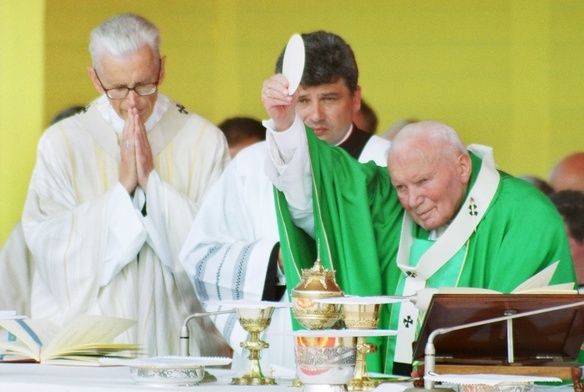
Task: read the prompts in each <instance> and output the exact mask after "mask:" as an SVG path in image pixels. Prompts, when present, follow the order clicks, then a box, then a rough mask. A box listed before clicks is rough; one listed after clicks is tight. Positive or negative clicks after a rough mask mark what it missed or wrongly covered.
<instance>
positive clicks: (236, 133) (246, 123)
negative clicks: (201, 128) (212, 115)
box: [218, 117, 266, 146]
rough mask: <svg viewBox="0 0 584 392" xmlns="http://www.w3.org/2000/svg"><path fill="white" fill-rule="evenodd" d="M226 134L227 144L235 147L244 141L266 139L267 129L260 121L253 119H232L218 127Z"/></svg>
mask: <svg viewBox="0 0 584 392" xmlns="http://www.w3.org/2000/svg"><path fill="white" fill-rule="evenodd" d="M218 127H219V129H221V130H222V131H223V133H224V134H225V138H226V139H227V144H228V145H229V146H233V145H235V144H237V143H240V142H241V141H243V140H246V139H250V138H257V139H259V140H265V139H266V128H264V126H263V125H262V123H261V122H260V121H259V120H256V119H255V118H251V117H232V118H228V119H226V120H224V121H223V122H222V123H221V124H219V125H218Z"/></svg>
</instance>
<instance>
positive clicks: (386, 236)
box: [276, 129, 576, 373]
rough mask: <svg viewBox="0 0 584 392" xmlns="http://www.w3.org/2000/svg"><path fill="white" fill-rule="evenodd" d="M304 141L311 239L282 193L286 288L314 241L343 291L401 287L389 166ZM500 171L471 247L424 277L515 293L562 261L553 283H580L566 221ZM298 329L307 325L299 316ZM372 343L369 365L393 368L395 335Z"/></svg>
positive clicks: (384, 319)
mask: <svg viewBox="0 0 584 392" xmlns="http://www.w3.org/2000/svg"><path fill="white" fill-rule="evenodd" d="M307 139H308V148H309V151H310V158H311V168H312V177H313V207H314V221H315V238H312V237H310V236H308V235H307V234H306V233H305V232H304V231H303V230H301V229H300V228H298V227H297V226H295V225H294V223H293V222H292V219H291V217H290V213H289V210H288V207H287V204H286V199H285V196H284V195H283V194H282V193H281V192H279V191H276V208H277V210H278V211H277V216H278V226H279V230H280V240H281V241H280V243H281V249H282V255H283V258H284V268H285V271H286V285H287V288H288V292H291V291H292V289H294V288H295V287H296V285H297V284H298V282H299V278H300V277H299V275H298V274H297V273H296V271H297V270H298V271H300V269H307V268H310V267H312V265H313V264H314V261H315V260H316V257H317V250H316V243H317V241H318V242H319V243H320V259H321V261H322V263H323V265H324V266H325V268H329V269H335V271H336V280H337V283H338V284H339V286H340V287H341V288H342V290H343V291H344V292H345V294H347V295H360V296H372V295H400V294H401V292H400V287H401V286H402V284H400V281H401V280H402V279H403V277H404V274H403V273H402V272H401V271H400V269H399V268H398V267H397V263H396V255H397V250H398V246H399V239H400V232H401V227H402V220H403V214H404V210H403V208H402V207H401V205H400V203H399V200H398V198H397V194H396V191H395V189H394V188H393V187H392V186H391V182H390V178H389V174H388V171H387V168H385V167H379V166H377V165H375V164H374V163H373V162H369V163H366V164H362V163H359V162H357V161H356V160H355V159H353V158H352V157H351V156H350V155H349V154H347V153H346V152H345V151H344V150H342V149H341V148H337V147H334V146H329V145H328V144H326V143H325V142H323V141H321V140H319V139H318V138H316V136H315V135H314V133H313V132H312V131H310V130H309V129H307ZM471 159H472V167H473V170H472V174H471V181H470V184H469V189H471V188H472V186H473V185H474V182H475V181H476V178H477V175H478V172H479V170H480V167H481V159H480V158H478V157H477V156H476V155H474V154H472V153H471ZM499 174H500V176H501V180H500V182H499V187H498V189H497V191H496V193H495V196H494V198H493V200H492V202H491V204H490V205H489V207H488V209H487V211H486V213H485V215H484V217H483V219H482V220H481V222H480V223H479V225H478V227H477V229H476V231H475V232H474V233H473V234H472V235H471V236H470V238H469V240H468V241H467V243H466V245H465V247H466V248H467V249H461V250H460V251H459V253H458V255H459V257H457V256H455V257H453V258H452V260H451V261H449V262H448V263H446V264H445V265H444V266H443V267H442V268H441V269H440V270H438V272H436V274H434V275H433V276H432V277H431V278H430V279H429V280H428V281H427V287H436V288H438V287H443V286H453V285H455V284H457V285H458V286H460V287H479V288H488V289H492V290H497V291H500V292H503V293H509V292H511V291H512V290H513V289H515V288H516V287H517V286H518V285H519V284H521V283H522V282H523V281H525V280H527V279H528V278H530V277H531V276H533V275H535V274H536V273H537V272H539V271H541V270H543V269H544V268H546V267H547V266H549V265H550V264H552V263H554V262H555V261H558V260H559V265H558V267H557V269H556V272H555V274H554V276H553V278H552V280H551V282H550V284H558V283H566V282H572V283H573V282H575V280H576V278H575V272H574V267H573V264H572V259H571V256H570V250H569V246H568V240H567V237H566V233H565V229H564V224H563V221H562V218H561V216H560V215H559V213H558V212H557V210H556V208H555V207H554V205H553V204H552V203H551V202H550V201H549V199H548V198H547V197H546V196H545V195H544V194H543V193H541V192H540V191H539V190H537V189H536V188H535V187H533V186H532V185H531V184H529V183H528V182H526V181H524V180H521V179H517V178H515V177H512V176H510V175H508V174H506V173H504V172H499ZM461 210H462V209H461ZM459 213H462V212H459ZM412 234H413V236H414V239H419V240H427V239H428V234H429V233H428V231H426V230H424V229H423V228H421V227H420V226H418V225H415V224H414V227H413V233H412ZM461 254H464V258H462V257H460V255H461ZM413 262H414V263H415V260H414V261H413ZM456 281H458V282H456ZM398 313H399V304H394V305H384V306H383V307H382V311H381V315H380V323H379V328H383V329H394V330H397V325H396V323H397V322H399V320H397V318H396V317H395V314H398ZM392 314H393V315H394V316H393V317H391V315H392ZM294 327H295V329H301V327H300V325H299V324H296V325H295V326H294ZM368 341H370V342H374V343H376V344H377V345H378V346H379V349H378V350H377V352H376V353H374V354H368V355H367V365H368V370H369V371H374V372H385V373H392V368H393V350H394V344H395V343H394V338H369V339H368Z"/></svg>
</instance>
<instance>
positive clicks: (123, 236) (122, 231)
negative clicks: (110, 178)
mask: <svg viewBox="0 0 584 392" xmlns="http://www.w3.org/2000/svg"><path fill="white" fill-rule="evenodd" d="M111 200H112V203H111V206H112V207H111V211H110V220H109V221H110V224H109V228H108V235H107V244H106V250H105V260H104V264H103V270H102V274H101V279H100V284H101V286H102V287H103V286H105V285H107V284H108V283H109V282H110V281H111V279H112V278H113V277H114V276H115V275H116V274H117V273H118V272H120V271H121V270H122V268H124V267H125V266H126V265H127V264H128V263H129V262H130V261H132V260H134V259H135V258H136V255H137V254H138V252H139V251H140V249H141V248H142V245H144V241H145V240H146V230H145V229H144V226H143V225H142V222H141V221H140V217H141V216H142V214H141V212H140V210H137V209H136V208H135V207H134V203H133V201H132V199H131V198H130V195H128V192H127V191H126V189H125V188H124V187H123V185H122V184H120V183H118V184H116V186H115V187H114V189H112V197H111Z"/></svg>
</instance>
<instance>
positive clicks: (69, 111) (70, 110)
mask: <svg viewBox="0 0 584 392" xmlns="http://www.w3.org/2000/svg"><path fill="white" fill-rule="evenodd" d="M83 110H85V106H81V105H73V106H69V107H66V108H65V109H63V110H61V111H60V112H59V113H57V114H55V117H53V118H52V119H51V122H50V123H49V125H54V124H56V123H58V122H59V121H61V120H63V119H65V118H68V117H71V116H73V115H75V114H77V113H80V112H82V111H83Z"/></svg>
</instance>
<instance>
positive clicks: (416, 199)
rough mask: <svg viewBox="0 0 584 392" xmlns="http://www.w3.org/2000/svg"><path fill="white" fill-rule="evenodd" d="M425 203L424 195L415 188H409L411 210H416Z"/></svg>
mask: <svg viewBox="0 0 584 392" xmlns="http://www.w3.org/2000/svg"><path fill="white" fill-rule="evenodd" d="M423 201H424V198H423V197H422V193H421V192H420V191H419V190H418V189H416V188H415V187H410V188H408V205H409V206H410V208H411V209H416V208H417V207H418V206H419V205H420V204H422V202H423Z"/></svg>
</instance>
